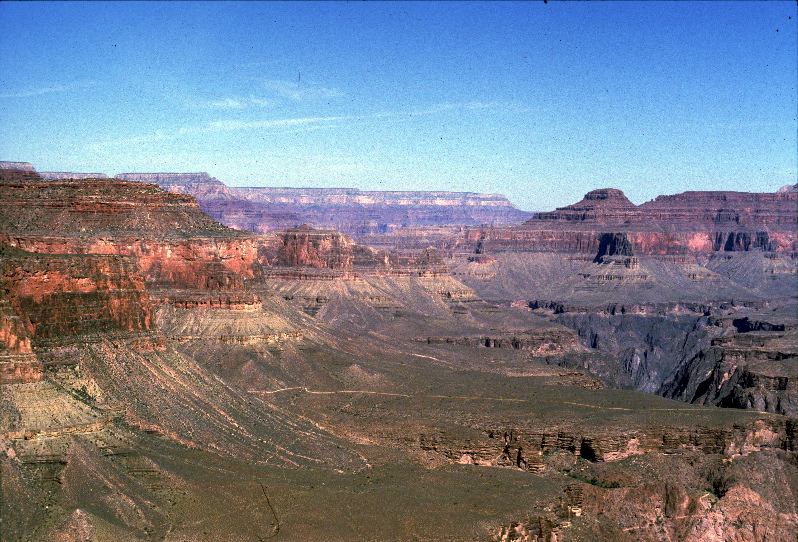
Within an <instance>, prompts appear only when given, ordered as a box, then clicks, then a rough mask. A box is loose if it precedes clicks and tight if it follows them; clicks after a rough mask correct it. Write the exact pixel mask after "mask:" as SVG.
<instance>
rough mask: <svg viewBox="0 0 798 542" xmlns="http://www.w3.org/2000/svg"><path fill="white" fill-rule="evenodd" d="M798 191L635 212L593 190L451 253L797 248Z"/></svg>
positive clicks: (693, 198) (475, 234)
mask: <svg viewBox="0 0 798 542" xmlns="http://www.w3.org/2000/svg"><path fill="white" fill-rule="evenodd" d="M797 231H798V193H796V192H787V191H785V192H774V193H748V192H684V193H682V194H675V195H670V196H659V197H657V198H656V199H654V200H652V201H649V202H647V203H644V204H642V205H640V206H636V205H634V204H632V203H631V202H630V201H629V200H628V199H627V198H626V196H625V195H624V194H623V192H621V191H620V190H616V189H611V188H605V189H599V190H593V191H591V192H589V193H588V194H586V195H585V197H584V198H583V199H582V200H581V201H580V202H578V203H575V204H573V205H568V206H566V207H561V208H558V209H556V210H555V211H550V212H545V213H537V214H535V215H534V216H533V217H532V218H531V219H529V220H528V221H526V222H525V223H524V224H523V225H522V226H518V227H512V228H482V229H478V230H472V231H469V232H467V233H466V234H465V235H464V236H463V238H461V239H460V240H456V241H454V246H453V247H452V248H454V249H456V248H458V244H459V246H460V247H462V246H464V245H465V246H467V245H468V244H469V243H473V245H474V247H475V250H477V251H481V252H491V251H493V252H504V251H513V252H518V251H546V252H548V251H555V252H578V253H587V254H593V255H595V254H597V252H598V251H599V250H600V245H601V236H602V235H605V234H618V235H621V234H622V235H624V236H625V237H626V239H628V241H629V243H630V245H631V248H632V251H633V253H634V254H649V255H675V254H689V253H697V252H718V251H725V252H733V251H748V250H754V249H760V250H764V251H776V252H785V251H789V252H794V251H796V250H798V233H796V232H797Z"/></svg>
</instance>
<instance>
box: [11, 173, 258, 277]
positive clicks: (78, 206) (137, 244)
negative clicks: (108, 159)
mask: <svg viewBox="0 0 798 542" xmlns="http://www.w3.org/2000/svg"><path fill="white" fill-rule="evenodd" d="M26 175H27V176H26ZM0 205H2V206H3V207H4V208H5V209H6V212H4V213H2V215H0V231H2V232H3V233H2V234H0V242H4V243H6V244H9V245H12V246H16V247H19V248H22V249H24V250H28V251H31V252H43V253H61V254H115V255H120V256H133V257H134V258H135V259H136V260H137V262H138V265H139V266H140V268H141V270H142V272H143V274H144V276H145V278H146V280H147V282H148V283H149V284H151V285H153V286H158V285H164V286H166V285H173V286H178V287H190V288H199V289H238V288H240V287H241V284H242V281H243V280H244V279H247V278H256V277H258V276H260V267H259V265H258V264H257V246H258V243H257V241H256V238H255V236H253V235H252V234H249V233H247V232H242V231H239V230H235V229H231V228H227V227H225V226H222V225H221V224H219V223H217V222H215V221H214V220H213V219H211V218H210V217H208V216H207V215H206V214H205V213H203V212H202V211H201V210H200V208H199V206H198V205H197V202H196V200H195V199H194V197H193V196H188V195H184V194H176V193H171V192H166V191H163V190H161V189H160V188H159V187H158V186H157V185H154V184H145V183H139V182H132V181H120V180H113V179H83V180H73V179H67V180H61V179H54V180H43V179H41V178H40V177H38V175H36V174H28V172H24V171H23V172H21V171H20V170H0Z"/></svg>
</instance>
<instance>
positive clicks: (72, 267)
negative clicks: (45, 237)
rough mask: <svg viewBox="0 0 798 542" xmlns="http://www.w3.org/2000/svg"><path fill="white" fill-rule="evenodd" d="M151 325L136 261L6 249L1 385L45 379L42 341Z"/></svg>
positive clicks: (0, 295)
mask: <svg viewBox="0 0 798 542" xmlns="http://www.w3.org/2000/svg"><path fill="white" fill-rule="evenodd" d="M151 320H152V316H151V306H150V301H149V297H148V295H147V292H146V290H145V288H144V279H143V277H142V276H141V274H140V273H139V269H138V267H137V266H136V263H135V260H134V259H133V258H130V257H124V256H110V255H66V254H63V255H61V254H59V255H51V254H34V253H27V252H24V251H22V250H19V249H13V248H11V247H8V246H6V245H0V383H3V384H8V383H19V382H36V381H38V380H41V377H42V363H41V360H40V359H39V358H38V357H37V356H36V355H35V354H34V350H33V347H34V346H36V345H37V344H41V343H42V342H48V341H50V342H51V341H53V340H56V341H57V340H59V339H60V338H62V337H64V336H79V335H87V334H97V333H106V332H118V331H122V332H138V331H146V330H149V329H150V327H151Z"/></svg>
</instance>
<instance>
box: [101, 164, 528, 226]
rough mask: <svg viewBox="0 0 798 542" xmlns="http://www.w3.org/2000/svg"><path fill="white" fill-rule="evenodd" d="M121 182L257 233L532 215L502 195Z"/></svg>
mask: <svg viewBox="0 0 798 542" xmlns="http://www.w3.org/2000/svg"><path fill="white" fill-rule="evenodd" d="M116 178H117V179H124V180H132V181H141V182H152V183H157V184H158V185H160V186H161V187H162V188H164V189H165V190H169V191H172V192H180V193H186V194H192V195H194V196H195V197H196V198H197V200H198V201H199V203H200V206H201V207H202V209H203V211H205V212H206V213H208V215H209V216H211V217H212V218H214V219H216V220H218V221H219V222H221V223H222V224H225V225H228V226H231V227H234V228H238V229H242V230H248V231H252V232H256V233H265V232H269V231H275V230H282V229H285V228H290V227H296V226H298V225H300V224H302V223H303V222H304V223H307V224H310V225H312V226H313V227H315V228H319V229H333V230H337V231H340V232H342V233H346V234H349V235H354V236H361V235H370V234H384V233H387V232H390V231H393V230H395V229H397V228H400V227H404V226H408V225H413V226H427V225H428V226H435V225H441V224H468V225H479V224H486V223H490V224H494V223H495V224H512V223H519V222H522V221H523V220H525V219H526V218H528V217H529V216H530V213H527V212H525V211H521V210H519V209H517V208H516V207H515V206H513V205H512V204H511V203H510V202H509V201H508V200H507V198H505V197H504V196H502V195H500V194H478V193H472V192H443V191H435V192H433V191H429V192H427V191H402V192H396V191H394V192H391V191H364V190H359V189H356V188H278V187H270V188H236V187H227V186H225V185H224V184H222V183H221V182H219V181H218V180H217V179H215V178H213V177H211V176H210V175H208V174H207V173H123V174H120V175H116Z"/></svg>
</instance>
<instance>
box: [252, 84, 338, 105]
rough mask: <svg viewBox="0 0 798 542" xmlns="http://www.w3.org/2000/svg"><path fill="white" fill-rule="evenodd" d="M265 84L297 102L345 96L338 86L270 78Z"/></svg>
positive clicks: (267, 87) (269, 88) (280, 94)
mask: <svg viewBox="0 0 798 542" xmlns="http://www.w3.org/2000/svg"><path fill="white" fill-rule="evenodd" d="M263 86H264V87H265V88H266V89H268V90H271V91H273V92H274V93H275V94H277V95H278V96H280V97H282V98H288V99H290V100H294V101H297V102H301V101H308V100H311V101H313V100H324V99H327V98H337V97H340V96H343V93H342V92H341V91H340V90H338V89H337V88H327V87H322V86H315V85H305V84H302V83H299V82H297V81H283V80H279V79H268V80H266V81H264V82H263Z"/></svg>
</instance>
